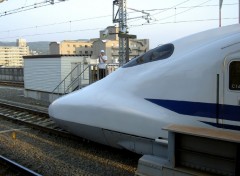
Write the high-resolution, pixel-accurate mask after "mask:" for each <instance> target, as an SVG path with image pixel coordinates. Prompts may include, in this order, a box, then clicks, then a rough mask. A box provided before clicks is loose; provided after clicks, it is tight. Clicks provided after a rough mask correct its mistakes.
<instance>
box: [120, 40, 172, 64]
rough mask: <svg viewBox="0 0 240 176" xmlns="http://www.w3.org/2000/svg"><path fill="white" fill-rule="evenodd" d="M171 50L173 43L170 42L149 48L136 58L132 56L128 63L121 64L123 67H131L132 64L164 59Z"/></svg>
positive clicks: (170, 53)
mask: <svg viewBox="0 0 240 176" xmlns="http://www.w3.org/2000/svg"><path fill="white" fill-rule="evenodd" d="M173 51H174V45H173V44H171V43H170V44H165V45H162V46H159V47H157V48H154V49H152V50H149V51H148V52H146V53H144V54H142V55H140V56H138V57H136V58H133V59H132V60H130V61H129V62H128V63H126V64H125V65H123V68H127V67H133V66H136V65H141V64H145V63H148V62H153V61H158V60H162V59H166V58H168V57H170V56H171V55H172V54H173Z"/></svg>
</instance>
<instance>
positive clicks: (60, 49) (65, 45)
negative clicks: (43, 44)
mask: <svg viewBox="0 0 240 176" xmlns="http://www.w3.org/2000/svg"><path fill="white" fill-rule="evenodd" d="M49 51H50V54H52V55H54V54H68V55H70V54H72V55H92V53H93V50H92V41H83V40H64V41H62V42H60V43H59V42H51V43H50V44H49Z"/></svg>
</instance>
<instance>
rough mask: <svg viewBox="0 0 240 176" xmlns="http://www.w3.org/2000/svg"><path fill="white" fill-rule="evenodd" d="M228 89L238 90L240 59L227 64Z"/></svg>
mask: <svg viewBox="0 0 240 176" xmlns="http://www.w3.org/2000/svg"><path fill="white" fill-rule="evenodd" d="M229 89H230V90H240V61H233V62H231V63H230V65H229Z"/></svg>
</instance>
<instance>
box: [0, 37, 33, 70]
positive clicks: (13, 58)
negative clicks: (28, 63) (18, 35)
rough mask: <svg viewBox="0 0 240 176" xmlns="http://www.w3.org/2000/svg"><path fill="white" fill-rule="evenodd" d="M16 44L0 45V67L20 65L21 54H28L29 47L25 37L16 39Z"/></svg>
mask: <svg viewBox="0 0 240 176" xmlns="http://www.w3.org/2000/svg"><path fill="white" fill-rule="evenodd" d="M16 45H17V46H0V66H1V67H22V66H23V56H28V55H29V47H28V46H27V42H26V40H25V39H18V40H17V43H16Z"/></svg>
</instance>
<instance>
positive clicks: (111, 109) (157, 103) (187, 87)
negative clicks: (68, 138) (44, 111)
mask: <svg viewBox="0 0 240 176" xmlns="http://www.w3.org/2000/svg"><path fill="white" fill-rule="evenodd" d="M49 115H50V117H51V118H52V119H53V120H54V121H55V122H56V123H57V124H58V125H59V126H60V127H61V128H63V129H65V130H67V131H69V132H71V133H73V134H75V135H78V136H81V137H83V138H86V139H89V140H92V141H95V142H99V143H102V144H105V145H109V146H113V147H117V148H124V149H127V150H130V151H134V152H136V153H141V154H153V155H158V154H159V153H160V152H159V151H158V150H159V148H158V147H157V146H158V142H159V141H161V142H164V140H165V139H167V131H164V130H162V128H163V127H166V126H167V125H170V124H180V125H190V126H199V127H207V128H221V129H228V130H234V131H236V132H240V131H239V130H240V25H239V24H237V25H231V26H226V27H221V28H217V29H212V30H208V31H204V32H201V33H197V34H194V35H190V36H187V37H184V38H182V39H179V40H176V41H173V42H172V43H169V44H166V45H162V46H159V47H157V48H155V49H152V50H150V51H148V52H146V53H145V54H143V55H141V56H139V57H136V58H134V59H132V60H131V61H130V62H128V63H127V64H125V65H124V66H123V67H121V68H119V69H117V70H116V71H115V72H113V73H111V74H110V75H108V76H107V77H105V78H104V79H102V80H100V81H98V82H96V83H94V84H92V85H90V86H88V87H86V88H84V89H81V90H78V91H75V92H73V93H71V94H68V95H65V96H63V97H61V98H59V99H57V100H56V101H54V102H53V103H52V104H51V105H50V107H49Z"/></svg>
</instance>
